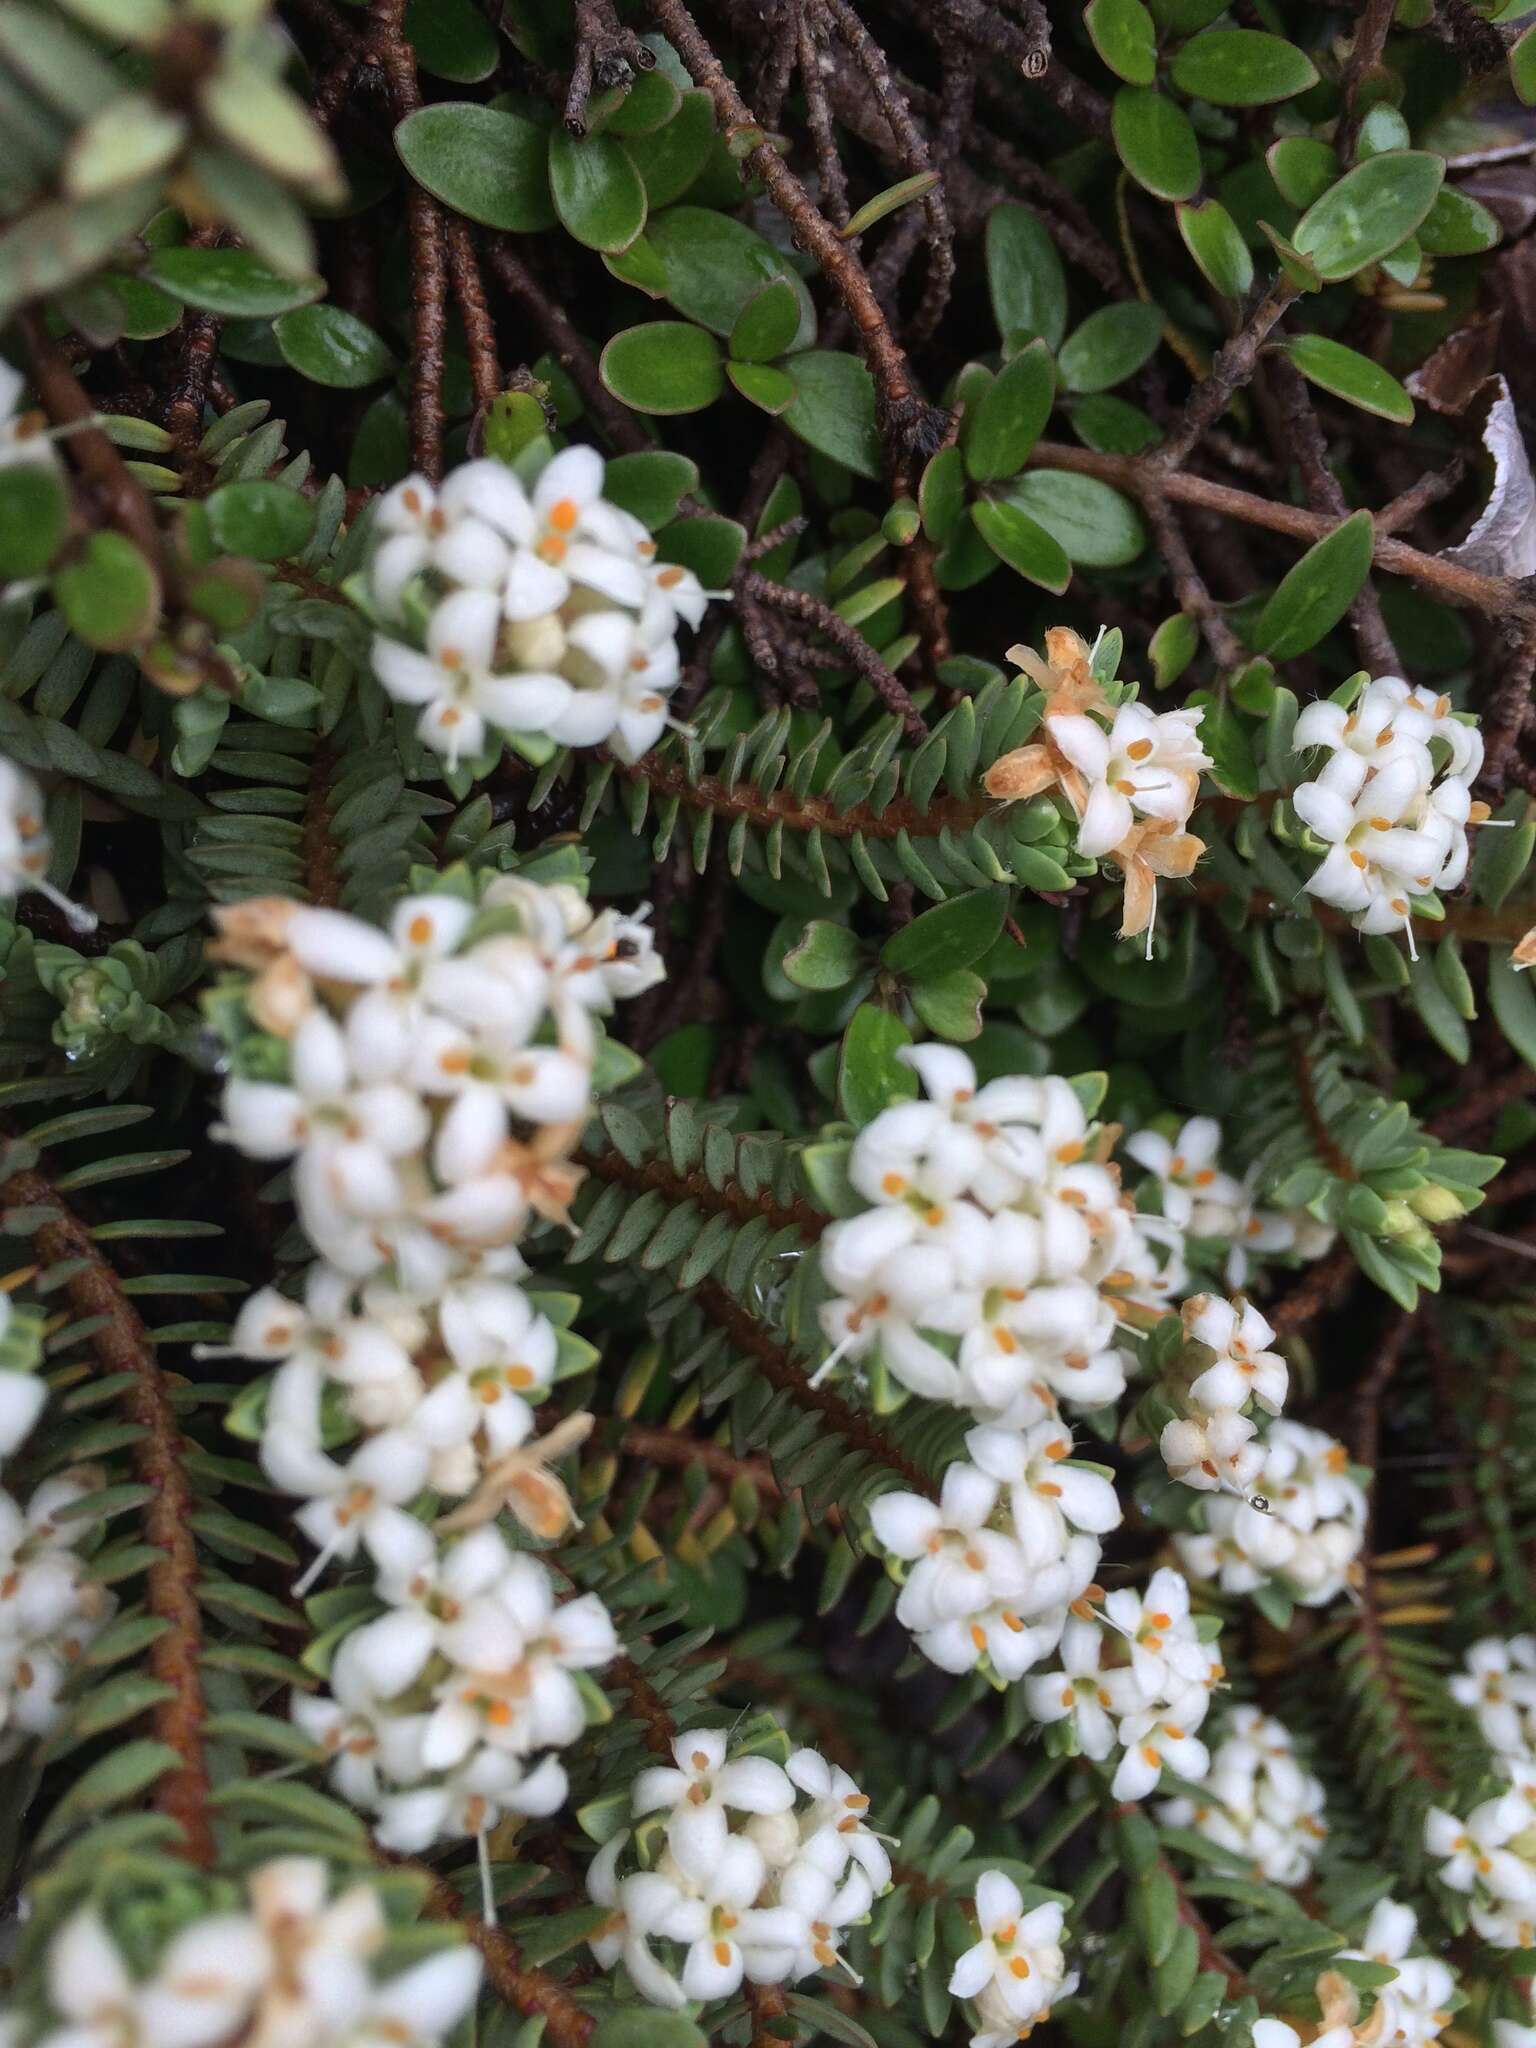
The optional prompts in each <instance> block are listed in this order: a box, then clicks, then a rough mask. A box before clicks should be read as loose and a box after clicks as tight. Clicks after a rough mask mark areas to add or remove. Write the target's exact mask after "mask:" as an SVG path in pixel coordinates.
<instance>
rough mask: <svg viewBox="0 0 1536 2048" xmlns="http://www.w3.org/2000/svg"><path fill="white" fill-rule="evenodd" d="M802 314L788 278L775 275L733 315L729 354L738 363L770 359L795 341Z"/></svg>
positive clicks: (768, 361)
mask: <svg viewBox="0 0 1536 2048" xmlns="http://www.w3.org/2000/svg"><path fill="white" fill-rule="evenodd" d="M803 317H804V312H803V308H802V306H801V303H800V300H799V299H798V298H797V297H796V295H795V288H794V286H793V285H792V284H791V283H790V281H789V279H788V278H787V277H776V278H774V279H773V281H772V283H770V284H765V285H764V286H763V288H762V289H761V291H758V292H754V293H753V295H752V297H751V298H749V299H748V300H747V301H746V303H745V304H744V305H743V307H742V309H741V311H740V312H739V313H738V314H737V315H736V320H735V324H734V325H733V326H732V328H731V340H730V350H731V354H732V356H733V357H734V358H735V359H736V361H737V362H741V363H771V362H772V361H773V359H774V357H775V356H781V355H783V353H784V351H785V350H786V349H788V348H791V347H792V346H793V345H794V340H795V336H796V335H797V334H798V333H799V331H800V325H801V321H802V319H803Z"/></svg>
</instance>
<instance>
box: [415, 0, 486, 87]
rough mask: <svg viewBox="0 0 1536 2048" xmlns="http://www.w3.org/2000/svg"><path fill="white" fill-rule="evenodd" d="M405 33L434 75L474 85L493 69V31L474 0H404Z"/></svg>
mask: <svg viewBox="0 0 1536 2048" xmlns="http://www.w3.org/2000/svg"><path fill="white" fill-rule="evenodd" d="M405 37H406V41H407V42H408V43H409V44H410V45H411V47H412V48H413V49H414V50H415V52H416V59H417V62H418V63H419V64H420V65H421V68H422V70H423V71H430V72H431V74H432V76H433V77H434V78H447V79H451V80H452V81H453V83H454V84H455V85H475V84H478V82H479V81H480V80H481V79H482V78H489V77H490V75H491V73H492V72H493V71H494V70H495V69H496V58H497V55H498V51H499V47H500V46H499V44H498V43H497V39H496V31H495V29H494V28H492V26H491V24H490V23H489V22H488V21H487V20H486V18H485V16H484V15H483V14H482V13H481V12H480V10H479V8H478V7H476V5H475V0H407V5H406V10H405Z"/></svg>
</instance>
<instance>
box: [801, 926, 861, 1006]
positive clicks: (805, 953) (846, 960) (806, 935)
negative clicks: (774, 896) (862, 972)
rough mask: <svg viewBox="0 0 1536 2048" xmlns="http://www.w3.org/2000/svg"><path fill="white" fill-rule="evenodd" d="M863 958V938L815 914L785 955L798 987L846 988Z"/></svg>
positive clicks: (845, 927)
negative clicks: (796, 942)
mask: <svg viewBox="0 0 1536 2048" xmlns="http://www.w3.org/2000/svg"><path fill="white" fill-rule="evenodd" d="M863 959H864V945H863V941H862V940H861V939H860V938H859V937H858V935H857V934H856V933H854V932H851V931H850V930H849V929H848V927H847V926H846V925H843V924H834V923H833V922H832V920H831V919H830V918H826V917H816V918H812V920H811V922H810V923H809V924H808V925H807V926H806V928H805V930H804V932H803V933H802V935H801V937H800V941H799V943H798V944H797V945H795V946H792V947H791V948H790V950H789V951H788V952H787V953H786V954H785V955H784V972H785V974H786V975H787V976H788V977H789V979H790V980H791V981H792V982H793V983H794V984H795V986H796V988H809V989H829V988H846V987H847V986H848V983H849V982H850V981H852V979H853V977H854V976H855V975H856V974H857V973H858V971H859V968H860V966H861V965H862V963H863Z"/></svg>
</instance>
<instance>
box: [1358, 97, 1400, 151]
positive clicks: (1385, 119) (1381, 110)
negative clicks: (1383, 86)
mask: <svg viewBox="0 0 1536 2048" xmlns="http://www.w3.org/2000/svg"><path fill="white" fill-rule="evenodd" d="M1412 140H1413V131H1412V130H1411V129H1410V128H1409V126H1408V123H1407V122H1406V121H1405V120H1404V119H1403V117H1402V115H1401V114H1400V113H1399V112H1398V110H1397V108H1396V107H1393V106H1389V105H1388V104H1387V102H1386V101H1385V100H1378V101H1377V102H1376V104H1375V106H1374V107H1370V108H1367V110H1366V115H1365V119H1364V120H1363V121H1362V122H1361V123H1360V134H1359V136H1358V138H1357V139H1356V142H1355V156H1356V158H1357V159H1358V158H1360V157H1367V156H1380V155H1381V153H1382V151H1383V150H1384V149H1406V148H1407V147H1408V145H1409V144H1410V142H1412Z"/></svg>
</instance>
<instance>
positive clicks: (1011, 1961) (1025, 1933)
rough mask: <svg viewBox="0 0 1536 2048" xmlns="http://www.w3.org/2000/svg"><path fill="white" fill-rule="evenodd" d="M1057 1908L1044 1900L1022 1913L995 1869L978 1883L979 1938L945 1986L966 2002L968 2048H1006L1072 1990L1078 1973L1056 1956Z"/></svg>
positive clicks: (1013, 1888)
mask: <svg viewBox="0 0 1536 2048" xmlns="http://www.w3.org/2000/svg"><path fill="white" fill-rule="evenodd" d="M1063 1918H1064V1915H1063V1909H1062V1907H1061V1904H1060V1902H1059V1901H1058V1900H1055V1899H1047V1900H1046V1901H1044V1902H1043V1903H1042V1904H1040V1905H1038V1906H1033V1907H1031V1909H1030V1910H1029V1911H1028V1912H1027V1913H1026V1912H1025V1910H1024V1897H1023V1894H1022V1893H1021V1892H1020V1890H1019V1888H1018V1886H1017V1885H1016V1884H1015V1883H1014V1881H1013V1879H1012V1878H1011V1877H1009V1876H1008V1875H1007V1874H1006V1872H1004V1871H1001V1870H984V1871H983V1872H982V1873H981V1875H980V1877H978V1878H977V1880H976V1930H977V1934H978V1936H979V1939H978V1940H977V1941H976V1942H974V1943H973V1944H972V1946H971V1947H970V1948H968V1949H967V1950H966V1951H965V1953H964V1954H963V1955H962V1956H960V1957H959V1959H958V1960H957V1961H956V1963H955V1967H954V1970H953V1972H952V1973H951V1975H950V1980H949V1988H950V1990H951V1991H952V1992H953V1993H954V1995H955V1996H956V1997H957V1998H968V1999H970V2000H971V2001H972V2004H973V2005H974V2008H975V2014H976V2020H977V2027H976V2031H975V2033H973V2034H972V2036H971V2048H1010V2044H1011V2043H1013V2042H1016V2041H1023V2040H1027V2039H1028V2037H1029V2035H1030V2033H1031V2031H1032V2030H1033V2029H1034V2028H1035V2027H1036V2026H1039V2025H1041V2024H1042V2023H1043V2022H1044V2021H1046V2020H1048V2019H1049V2018H1050V2016H1051V2007H1052V2006H1053V2005H1054V2004H1055V2003H1056V2001H1057V1999H1059V1998H1067V1997H1070V1996H1071V1994H1072V1992H1074V1991H1075V1990H1076V1989H1077V1980H1078V1973H1077V1971H1076V1970H1072V1971H1068V1969H1067V1966H1066V1960H1065V1958H1064V1957H1063V1955H1062V1949H1061V1944H1062V1922H1063Z"/></svg>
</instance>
